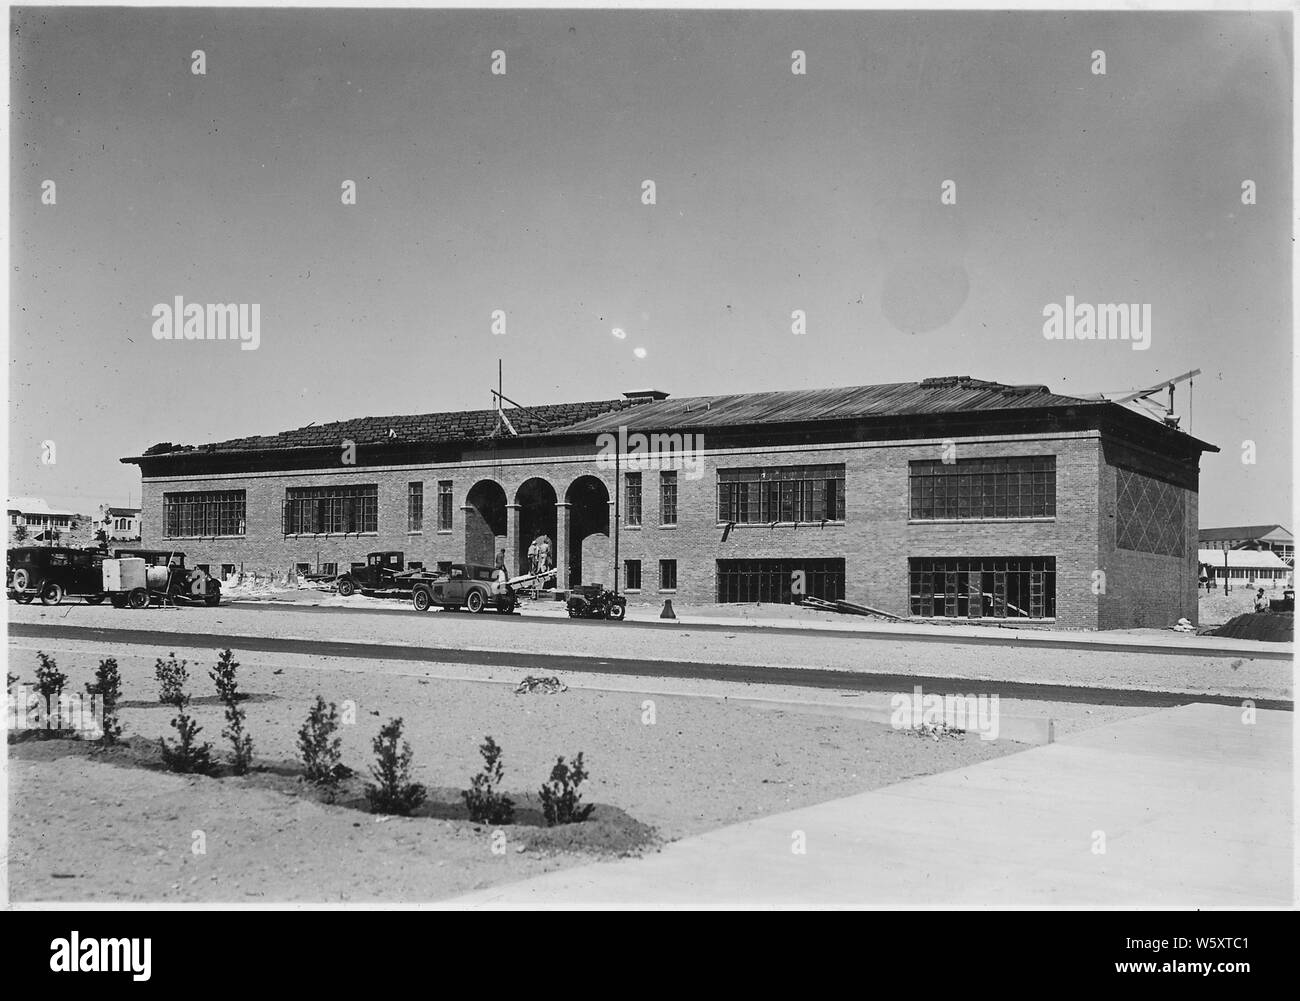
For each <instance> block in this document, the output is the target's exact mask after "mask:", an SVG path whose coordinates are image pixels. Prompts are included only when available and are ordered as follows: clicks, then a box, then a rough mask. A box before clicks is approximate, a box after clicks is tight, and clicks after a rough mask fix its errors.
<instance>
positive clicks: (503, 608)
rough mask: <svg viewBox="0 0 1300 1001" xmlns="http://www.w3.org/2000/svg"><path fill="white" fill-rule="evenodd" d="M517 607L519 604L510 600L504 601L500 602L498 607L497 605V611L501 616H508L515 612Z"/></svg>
mask: <svg viewBox="0 0 1300 1001" xmlns="http://www.w3.org/2000/svg"><path fill="white" fill-rule="evenodd" d="M518 605H519V602H518V601H516V600H514V599H513V598H511V599H510V600H509V601H505V602H502V603H501V604H500V605H497V611H498V612H500V613H501V614H502V615H509V614H510V613H511V612H513V611H514V610H515V608H516V607H518Z"/></svg>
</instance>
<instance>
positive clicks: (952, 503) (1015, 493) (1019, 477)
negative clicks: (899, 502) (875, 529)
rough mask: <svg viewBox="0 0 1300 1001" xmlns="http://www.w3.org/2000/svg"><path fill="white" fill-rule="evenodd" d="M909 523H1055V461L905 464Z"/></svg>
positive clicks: (1039, 458) (1012, 458) (1033, 458)
mask: <svg viewBox="0 0 1300 1001" xmlns="http://www.w3.org/2000/svg"><path fill="white" fill-rule="evenodd" d="M908 488H909V492H910V496H911V515H910V516H911V520H912V521H964V520H980V519H990V518H1055V517H1056V456H1054V455H1027V456H1008V457H1005V458H992V459H958V460H957V461H956V462H942V461H940V460H938V459H922V460H917V461H914V462H909V463H908Z"/></svg>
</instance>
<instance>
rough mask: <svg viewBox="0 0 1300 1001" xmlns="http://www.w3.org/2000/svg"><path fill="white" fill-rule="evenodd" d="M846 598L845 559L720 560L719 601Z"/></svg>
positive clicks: (783, 600) (787, 601)
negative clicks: (806, 597)
mask: <svg viewBox="0 0 1300 1001" xmlns="http://www.w3.org/2000/svg"><path fill="white" fill-rule="evenodd" d="M805 596H808V597H812V598H821V599H822V600H824V601H842V600H843V599H844V560H843V559H813V560H789V559H786V560H718V601H719V602H722V603H732V604H734V603H736V602H754V601H761V602H771V603H773V604H785V605H790V604H798V603H799V602H800V601H801V600H802V599H803V598H804V597H805Z"/></svg>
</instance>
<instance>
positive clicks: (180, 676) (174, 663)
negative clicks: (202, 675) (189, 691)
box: [153, 651, 190, 706]
mask: <svg viewBox="0 0 1300 1001" xmlns="http://www.w3.org/2000/svg"><path fill="white" fill-rule="evenodd" d="M188 664H189V662H188V661H184V660H177V659H176V653H175V651H173V652H172V653H170V654H169V655H168V657H167V659H166V660H163V659H162V658H161V657H159V658H158V659H157V660H156V661H155V662H154V667H153V673H154V677H155V678H157V679H158V701H159V702H162V703H164V704H166V705H171V706H174V705H176V699H177V697H178V696H181V695H184V692H185V685H186V683H187V682H188V681H189V680H190V671H189V667H188ZM185 701H186V702H188V701H189V699H188V698H186V700H185Z"/></svg>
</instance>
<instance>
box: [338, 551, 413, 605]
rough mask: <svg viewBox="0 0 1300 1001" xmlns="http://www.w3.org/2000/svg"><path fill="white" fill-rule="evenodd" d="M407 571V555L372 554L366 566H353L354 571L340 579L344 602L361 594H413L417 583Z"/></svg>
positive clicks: (349, 571)
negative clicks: (412, 588) (412, 587)
mask: <svg viewBox="0 0 1300 1001" xmlns="http://www.w3.org/2000/svg"><path fill="white" fill-rule="evenodd" d="M405 570H406V554H405V553H403V552H402V551H401V550H400V549H386V550H384V551H382V552H378V553H370V554H369V555H368V556H366V562H365V563H353V564H352V569H351V570H348V571H346V572H345V573H342V574H340V575H339V579H338V589H339V594H341V595H342V596H343V597H344V598H348V597H351V596H352V595H354V594H356V593H357V592H358V591H360V592H361V593H362V594H365V595H372V596H373V595H375V594H379V593H382V592H397V594H398V595H399V596H402V595H407V594H410V593H411V584H412V583H413V579H412V578H411V576H410V575H408V574H406V573H405Z"/></svg>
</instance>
